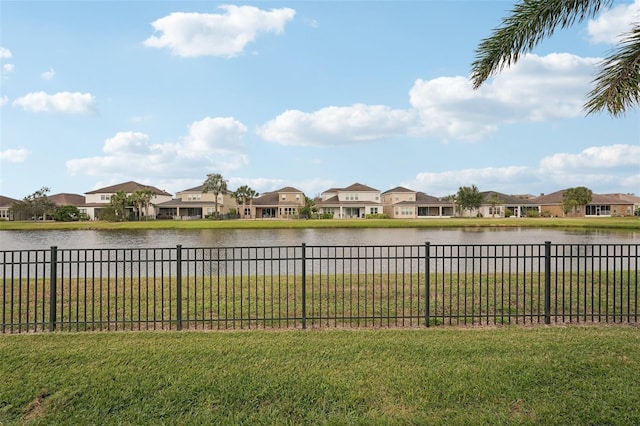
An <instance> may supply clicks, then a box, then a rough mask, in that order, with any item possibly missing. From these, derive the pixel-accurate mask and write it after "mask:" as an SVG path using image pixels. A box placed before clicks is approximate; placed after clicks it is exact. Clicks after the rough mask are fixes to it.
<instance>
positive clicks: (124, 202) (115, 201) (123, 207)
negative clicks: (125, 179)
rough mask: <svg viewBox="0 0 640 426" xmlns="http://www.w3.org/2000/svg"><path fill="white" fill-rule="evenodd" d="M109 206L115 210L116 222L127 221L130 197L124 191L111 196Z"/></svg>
mask: <svg viewBox="0 0 640 426" xmlns="http://www.w3.org/2000/svg"><path fill="white" fill-rule="evenodd" d="M109 205H110V206H111V207H112V208H113V212H114V214H115V218H116V221H118V222H121V221H123V220H126V219H127V217H126V213H127V206H128V205H129V197H128V196H127V193H126V192H124V191H118V192H116V193H115V194H113V195H111V199H110V200H109Z"/></svg>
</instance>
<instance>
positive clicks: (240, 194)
mask: <svg viewBox="0 0 640 426" xmlns="http://www.w3.org/2000/svg"><path fill="white" fill-rule="evenodd" d="M233 196H234V197H235V199H236V200H238V201H240V202H241V203H242V217H245V206H246V204H247V201H248V202H249V205H251V200H253V199H254V198H256V197H259V196H260V194H259V193H258V192H256V191H254V190H253V189H251V188H249V187H248V186H247V185H242V186H241V187H239V188H238V189H237V190H236V191H235V192H234V193H233Z"/></svg>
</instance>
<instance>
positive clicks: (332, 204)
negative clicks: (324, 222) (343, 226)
mask: <svg viewBox="0 0 640 426" xmlns="http://www.w3.org/2000/svg"><path fill="white" fill-rule="evenodd" d="M316 207H317V208H318V212H319V213H320V214H333V218H334V219H346V218H364V217H366V215H368V214H380V213H382V203H381V195H380V191H379V190H377V189H375V188H371V187H369V186H367V185H363V184H361V183H354V184H353V185H350V186H347V187H346V188H331V189H328V190H326V191H324V192H323V193H322V194H321V199H320V201H319V203H317V204H316Z"/></svg>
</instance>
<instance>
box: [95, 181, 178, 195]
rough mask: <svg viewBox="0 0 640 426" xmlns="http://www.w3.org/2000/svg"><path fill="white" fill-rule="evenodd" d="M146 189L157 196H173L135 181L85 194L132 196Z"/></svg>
mask: <svg viewBox="0 0 640 426" xmlns="http://www.w3.org/2000/svg"><path fill="white" fill-rule="evenodd" d="M144 189H150V190H152V191H154V192H155V193H156V195H168V196H171V194H169V193H168V192H166V191H163V190H162V189H158V188H156V187H155V186H151V185H142V184H140V183H138V182H134V181H129V182H124V183H119V184H117V185H111V186H107V187H104V188H100V189H96V190H93V191H89V192H85V194H114V193H116V192H118V191H124V192H126V193H127V194H131V193H133V192H135V191H137V190H144Z"/></svg>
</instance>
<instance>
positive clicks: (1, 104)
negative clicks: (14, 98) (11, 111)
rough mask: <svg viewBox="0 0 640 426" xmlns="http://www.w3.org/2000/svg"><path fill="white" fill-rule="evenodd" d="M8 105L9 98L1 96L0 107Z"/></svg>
mask: <svg viewBox="0 0 640 426" xmlns="http://www.w3.org/2000/svg"><path fill="white" fill-rule="evenodd" d="M8 103H9V98H8V97H6V96H1V97H0V106H5V105H6V104H8Z"/></svg>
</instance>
